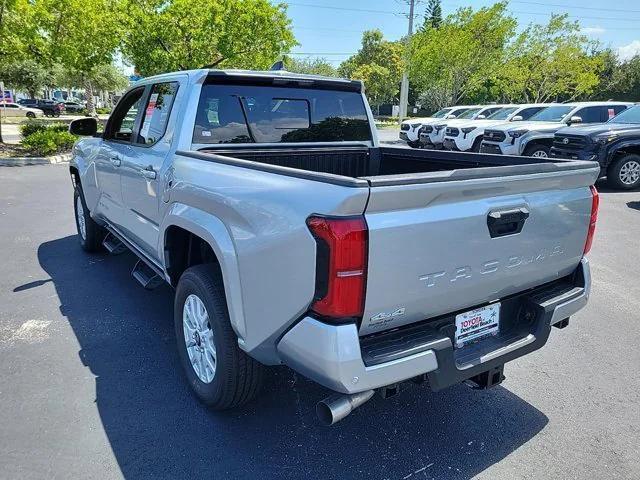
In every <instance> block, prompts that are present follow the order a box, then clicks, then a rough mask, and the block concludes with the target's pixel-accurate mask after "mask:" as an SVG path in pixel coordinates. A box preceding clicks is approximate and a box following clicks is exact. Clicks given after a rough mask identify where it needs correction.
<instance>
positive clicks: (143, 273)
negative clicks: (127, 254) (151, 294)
mask: <svg viewBox="0 0 640 480" xmlns="http://www.w3.org/2000/svg"><path fill="white" fill-rule="evenodd" d="M131 276H132V277H133V278H135V279H136V280H137V281H138V283H140V285H142V286H143V287H144V288H145V289H146V290H153V289H155V288H158V287H159V286H160V285H162V283H163V282H164V280H163V278H162V277H161V276H160V275H158V274H157V273H156V272H155V270H154V269H152V268H151V267H150V266H149V265H147V264H146V263H145V262H143V261H142V260H138V261H137V262H136V265H135V267H133V270H132V271H131Z"/></svg>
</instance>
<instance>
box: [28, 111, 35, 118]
mask: <svg viewBox="0 0 640 480" xmlns="http://www.w3.org/2000/svg"><path fill="white" fill-rule="evenodd" d="M27 118H36V114H35V113H33V112H27Z"/></svg>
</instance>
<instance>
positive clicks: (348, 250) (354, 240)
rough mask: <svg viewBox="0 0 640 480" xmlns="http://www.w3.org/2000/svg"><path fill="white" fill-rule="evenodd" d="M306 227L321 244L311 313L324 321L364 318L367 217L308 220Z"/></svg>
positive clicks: (313, 218) (312, 218) (319, 245)
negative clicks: (326, 319) (321, 317)
mask: <svg viewBox="0 0 640 480" xmlns="http://www.w3.org/2000/svg"><path fill="white" fill-rule="evenodd" d="M307 225H308V226H309V230H311V233H312V234H313V236H314V237H315V239H316V242H317V244H318V250H317V261H316V295H315V299H314V302H313V304H312V305H311V309H312V310H313V311H314V312H316V313H317V314H319V315H322V316H323V317H330V318H351V317H361V316H362V313H363V309H364V296H365V288H366V282H367V243H368V230H367V222H366V221H365V219H364V217H345V218H328V217H309V218H308V219H307Z"/></svg>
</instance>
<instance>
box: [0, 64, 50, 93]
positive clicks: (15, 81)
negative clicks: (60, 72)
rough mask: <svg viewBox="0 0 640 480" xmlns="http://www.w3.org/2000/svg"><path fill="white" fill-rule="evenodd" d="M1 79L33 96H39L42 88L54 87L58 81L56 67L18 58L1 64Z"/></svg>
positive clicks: (6, 83)
mask: <svg viewBox="0 0 640 480" xmlns="http://www.w3.org/2000/svg"><path fill="white" fill-rule="evenodd" d="M0 79H2V80H3V81H4V83H5V85H7V86H9V87H11V88H14V89H16V90H21V91H25V92H27V93H28V94H29V97H31V98H35V97H37V96H38V95H39V94H40V93H41V92H42V89H44V88H46V87H53V86H54V85H55V83H56V75H55V71H54V69H52V68H47V67H45V66H43V65H41V64H40V63H38V62H36V61H35V60H17V61H13V62H10V63H6V64H4V65H0Z"/></svg>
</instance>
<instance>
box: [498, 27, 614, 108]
mask: <svg viewBox="0 0 640 480" xmlns="http://www.w3.org/2000/svg"><path fill="white" fill-rule="evenodd" d="M596 47H597V44H595V43H594V42H592V41H590V40H589V38H588V37H586V36H585V35H582V34H581V33H580V26H579V24H578V23H577V22H570V21H569V20H568V19H567V15H553V16H552V17H551V19H550V20H549V22H548V23H547V24H546V25H530V26H529V27H527V28H526V29H525V30H523V31H522V33H520V34H519V35H518V36H517V37H516V39H515V40H514V41H513V42H512V43H511V45H510V46H509V48H508V49H507V50H506V55H505V62H504V65H503V66H502V67H501V68H500V69H498V70H496V74H495V76H494V77H495V85H496V86H497V87H498V89H499V90H500V91H501V92H502V93H503V94H504V97H505V98H506V99H508V100H510V101H524V102H547V101H550V100H565V101H567V100H575V99H577V98H580V97H584V96H588V95H590V94H591V93H592V92H593V91H594V90H595V89H596V87H597V86H598V85H599V83H600V81H601V78H600V74H601V72H602V71H603V70H604V67H605V64H604V62H605V57H604V56H603V55H600V54H597V52H595V49H596Z"/></svg>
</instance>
